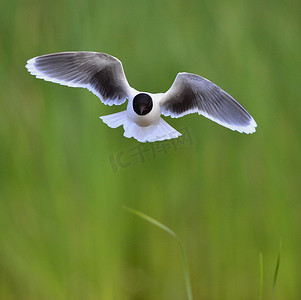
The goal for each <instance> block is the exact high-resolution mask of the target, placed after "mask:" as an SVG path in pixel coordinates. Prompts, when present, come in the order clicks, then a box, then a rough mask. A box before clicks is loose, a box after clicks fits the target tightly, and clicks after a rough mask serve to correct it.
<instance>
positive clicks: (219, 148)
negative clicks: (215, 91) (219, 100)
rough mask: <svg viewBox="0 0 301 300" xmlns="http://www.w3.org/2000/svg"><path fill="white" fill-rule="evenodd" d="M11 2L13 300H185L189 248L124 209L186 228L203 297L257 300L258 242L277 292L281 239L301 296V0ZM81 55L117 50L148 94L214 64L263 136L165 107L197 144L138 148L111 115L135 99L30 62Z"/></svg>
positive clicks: (217, 78)
mask: <svg viewBox="0 0 301 300" xmlns="http://www.w3.org/2000/svg"><path fill="white" fill-rule="evenodd" d="M0 4H1V10H0V22H1V26H0V60H1V71H0V82H1V87H0V96H1V103H0V113H1V117H0V142H1V147H0V168H1V169H0V188H1V191H0V197H1V201H0V299H18V300H23V299H26V300H27V299H46V300H47V299H58V300H60V299H89V300H90V299H109V300H110V299H121V300H126V299H134V300H138V299H141V300H149V299H152V300H153V299H156V300H159V299H173V300H177V299H185V297H186V294H185V285H184V277H183V271H182V265H181V260H180V253H179V249H178V245H177V243H176V242H175V241H174V240H173V239H172V238H171V237H170V236H168V235H167V234H166V233H165V232H163V231H162V230H160V229H158V228H156V227H154V226H153V225H151V224H149V223H147V222H145V221H144V220H141V219H139V218H138V217H137V216H134V215H131V214H130V213H128V212H126V211H124V210H123V209H122V207H123V206H125V205H126V206H129V207H132V208H134V209H137V210H140V211H142V212H144V213H146V214H148V215H150V216H152V217H154V218H156V219H158V220H159V221H161V222H162V223H164V224H165V225H167V226H169V227H170V228H172V229H173V230H174V231H175V232H177V233H178V234H179V236H180V237H181V239H182V241H183V244H184V247H185V249H186V252H187V256H188V263H189V269H190V275H191V282H192V289H193V294H194V297H195V299H216V300H217V299H223V300H227V299H257V298H258V285H259V253H262V254H263V263H264V288H263V289H264V291H263V298H264V299H271V295H272V282H273V275H274V269H275V265H276V259H277V254H278V248H279V244H280V241H281V240H282V243H283V249H282V254H281V264H280V269H279V277H278V280H277V287H276V298H277V299H301V239H300V232H301V203H300V170H301V169H300V168H301V159H300V150H301V132H300V126H301V119H300V114H301V102H300V97H301V84H300V78H301V76H300V49H301V38H300V37H301V34H300V32H301V31H300V27H301V26H300V22H301V21H300V8H301V2H300V1H297V0H296V1H280V0H278V1H272V0H269V1H262V0H255V1H251V0H248V1H240V0H229V1H222V0H211V1H188V0H186V1H183V0H169V1H162V0H152V1H138V0H135V1H134V0H131V1H117V0H106V1H105V0H103V1H70V0H59V1H58V0H57V1H46V0H45V1H41V0H39V1H38V0H37V1H31V0H29V1H21V0H1V1H0ZM68 50H90V51H98V52H106V53H109V54H111V55H114V56H116V57H118V58H119V59H120V60H121V61H122V62H123V66H124V69H125V72H126V75H127V77H128V81H129V83H130V84H131V85H132V86H133V87H135V88H136V89H138V90H142V91H149V92H164V91H166V90H167V89H168V88H169V87H170V85H171V84H172V82H173V80H174V78H175V76H176V74H177V73H178V72H180V71H186V72H192V73H197V74H200V75H202V76H204V77H206V78H208V79H210V80H211V81H213V82H215V83H216V84H218V85H219V86H221V87H222V88H224V89H225V90H226V91H227V92H228V93H230V94H231V95H233V96H234V97H235V98H236V99H237V100H238V101H239V102H240V103H241V104H242V105H243V106H244V107H245V108H246V109H247V110H248V111H249V112H250V113H251V114H252V116H253V117H254V118H255V120H256V121H257V124H258V129H257V132H256V133H255V134H253V135H245V134H239V133H237V132H232V131H231V130H228V129H226V128H223V127H221V126H219V125H217V124H215V123H213V122H211V121H209V120H207V119H205V118H203V117H199V116H198V115H196V114H193V115H188V116H185V117H183V118H180V119H171V118H165V119H166V120H167V121H168V122H169V123H170V124H171V125H172V126H173V127H174V128H176V129H178V130H181V129H183V128H184V129H185V130H186V131H187V132H188V133H189V135H190V137H191V141H192V144H191V143H190V142H188V141H185V142H183V143H182V144H180V145H179V146H178V148H177V149H174V148H169V146H170V142H169V141H166V142H157V143H155V144H154V147H155V148H154V149H155V152H151V151H150V150H149V149H148V148H147V147H148V146H147V144H146V145H144V146H143V147H144V148H143V151H145V152H144V154H143V155H144V157H143V159H141V157H140V156H138V155H136V156H134V151H135V150H133V149H137V147H139V145H141V144H139V143H138V142H137V141H136V140H134V139H126V138H124V137H123V136H122V134H123V129H122V128H118V129H114V130H113V129H110V128H109V127H108V126H106V125H105V124H104V123H102V122H101V120H100V119H99V118H98V117H99V116H101V115H105V114H109V113H113V112H117V111H120V110H123V109H125V105H123V106H122V107H109V106H105V105H103V104H102V103H101V102H100V101H99V99H98V98H97V97H96V96H94V95H93V94H92V93H90V92H88V91H87V90H84V89H71V88H67V87H63V86H59V85H56V84H52V83H47V82H45V81H42V80H37V79H35V78H34V77H33V76H30V75H29V73H28V72H27V71H26V69H25V64H26V61H27V60H28V59H29V58H32V57H34V56H37V55H42V54H47V53H52V52H59V51H68ZM140 149H141V148H140ZM164 149H165V152H164V151H161V150H164ZM121 154H122V155H123V156H122V159H123V163H124V162H126V163H127V164H126V165H121V166H120V165H119V166H118V165H114V160H115V159H116V157H117V156H118V155H121ZM115 162H116V161H115Z"/></svg>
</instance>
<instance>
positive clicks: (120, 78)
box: [26, 51, 257, 142]
mask: <svg viewBox="0 0 301 300" xmlns="http://www.w3.org/2000/svg"><path fill="white" fill-rule="evenodd" d="M26 67H27V69H28V71H29V72H30V73H31V74H32V75H35V76H36V77H37V78H41V79H44V80H46V81H51V82H55V83H59V84H62V85H67V86H70V87H83V88H87V89H89V90H90V91H92V92H93V93H94V94H95V95H97V96H98V97H99V98H100V99H101V101H102V102H103V103H104V104H108V105H113V104H115V105H120V104H122V103H124V102H125V101H126V100H128V105H127V109H126V110H125V111H121V112H118V113H115V114H111V115H107V116H103V117H100V118H101V119H102V120H103V121H104V123H106V124H107V125H108V126H109V127H111V128H116V127H119V126H121V125H123V128H124V131H125V132H124V136H125V137H128V138H130V137H134V138H135V139H137V140H138V141H140V142H147V141H148V142H154V141H160V140H165V139H171V138H176V137H178V136H180V135H181V134H180V133H179V132H178V131H176V130H175V129H174V128H172V127H171V126H170V125H169V124H167V123H166V122H165V121H164V120H163V119H162V118H161V114H163V115H165V116H171V117H181V116H183V115H186V114H189V113H194V112H197V113H199V114H202V115H203V116H205V117H207V118H209V119H211V120H213V121H215V122H217V123H218V124H220V125H222V126H225V127H227V128H229V129H232V130H236V131H239V132H244V133H253V132H255V127H256V126H257V125H256V122H255V121H254V119H253V118H252V117H251V116H250V114H249V113H248V112H247V111H246V110H245V109H244V108H243V107H242V106H241V105H240V104H239V103H238V102H237V101H236V100H234V98H232V97H231V96H230V95H229V94H227V93H226V92H225V91H223V90H222V89H221V88H219V87H218V86H216V85H215V84H213V83H212V82H210V81H209V80H207V79H205V78H203V77H201V76H199V75H195V74H191V73H178V75H177V77H176V79H175V81H174V83H173V84H172V86H171V88H170V89H169V90H168V91H167V92H165V93H158V94H152V93H148V92H140V91H137V90H135V89H134V88H132V87H131V86H130V85H129V83H128V82H127V79H126V77H125V74H124V70H123V67H122V64H121V62H120V61H119V60H118V59H117V58H115V57H113V56H111V55H108V54H105V53H97V52H85V51H80V52H61V53H54V54H47V55H42V56H38V57H35V58H32V59H30V60H29V61H28V62H27V65H26Z"/></svg>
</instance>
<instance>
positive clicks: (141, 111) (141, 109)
mask: <svg viewBox="0 0 301 300" xmlns="http://www.w3.org/2000/svg"><path fill="white" fill-rule="evenodd" d="M145 109H146V106H145V105H141V106H140V107H139V110H140V114H141V115H142V114H143V112H144V111H145Z"/></svg>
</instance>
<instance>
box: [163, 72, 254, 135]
mask: <svg viewBox="0 0 301 300" xmlns="http://www.w3.org/2000/svg"><path fill="white" fill-rule="evenodd" d="M161 110H162V114H163V115H165V116H171V117H175V118H177V117H181V116H183V115H186V114H189V113H195V112H197V113H199V114H201V115H203V116H205V117H206V118H209V119H210V120H212V121H214V122H216V123H218V124H220V125H222V126H224V127H227V128H229V129H232V130H236V131H239V132H245V133H253V132H255V127H256V126H257V124H256V122H255V120H254V119H253V118H252V117H251V115H250V114H249V113H248V112H247V111H246V110H245V109H244V108H243V107H242V106H241V105H240V104H239V103H238V102H237V101H236V100H235V99H234V98H233V97H231V96H230V95H229V94H227V93H226V92H225V91H223V90H222V89H221V88H220V87H218V86H217V85H215V84H214V83H212V82H211V81H209V80H207V79H205V78H203V77H201V76H199V75H195V74H190V73H179V74H178V75H177V77H176V79H175V81H174V83H173V84H172V86H171V88H170V89H169V90H168V91H167V92H166V93H165V94H164V95H163V97H162V100H161Z"/></svg>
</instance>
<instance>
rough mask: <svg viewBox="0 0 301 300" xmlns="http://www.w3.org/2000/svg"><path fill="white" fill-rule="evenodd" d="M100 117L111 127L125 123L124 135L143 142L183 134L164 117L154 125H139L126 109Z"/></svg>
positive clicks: (166, 138) (171, 137) (167, 138)
mask: <svg viewBox="0 0 301 300" xmlns="http://www.w3.org/2000/svg"><path fill="white" fill-rule="evenodd" d="M100 119H102V120H103V122H104V123H106V124H107V125H108V126H109V127H111V128H117V127H119V126H121V125H123V128H124V134H123V135H124V136H125V137H127V138H131V137H133V138H135V139H136V140H137V141H139V142H142V143H145V142H155V141H163V140H169V139H173V138H177V137H179V136H180V135H181V133H180V132H178V131H176V130H175V129H174V128H172V127H171V126H170V125H169V124H168V123H167V122H165V121H164V120H163V119H162V118H160V119H159V122H157V123H155V124H153V125H150V126H147V127H141V126H138V125H137V124H136V123H134V122H133V121H131V120H130V119H129V118H128V116H127V112H126V110H125V111H122V112H118V113H115V114H111V115H107V116H102V117H100Z"/></svg>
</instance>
